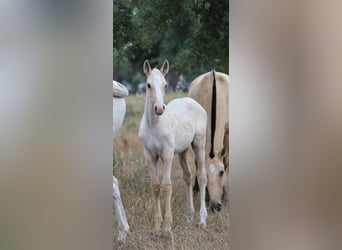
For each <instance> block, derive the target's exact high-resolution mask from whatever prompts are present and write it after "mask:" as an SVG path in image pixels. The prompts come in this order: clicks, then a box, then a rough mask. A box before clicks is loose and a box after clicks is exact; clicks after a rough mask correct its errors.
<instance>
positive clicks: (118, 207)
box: [113, 81, 129, 242]
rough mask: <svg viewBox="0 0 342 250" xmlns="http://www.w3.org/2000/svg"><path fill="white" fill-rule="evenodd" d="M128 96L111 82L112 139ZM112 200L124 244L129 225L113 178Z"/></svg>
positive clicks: (118, 125)
mask: <svg viewBox="0 0 342 250" xmlns="http://www.w3.org/2000/svg"><path fill="white" fill-rule="evenodd" d="M127 95H128V90H127V89H126V87H125V86H123V85H122V84H121V83H118V82H116V81H113V139H114V138H115V136H116V134H117V132H118V130H119V128H120V127H121V124H122V121H123V119H124V116H125V112H126V102H125V99H124V97H126V96H127ZM113 200H114V209H115V215H116V218H117V220H118V226H119V236H118V238H117V240H118V241H122V242H124V241H125V239H126V235H127V233H128V232H129V225H128V222H127V218H126V213H125V210H124V207H123V204H122V201H121V197H120V190H119V184H118V180H117V179H116V178H115V176H113Z"/></svg>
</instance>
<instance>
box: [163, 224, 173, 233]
mask: <svg viewBox="0 0 342 250" xmlns="http://www.w3.org/2000/svg"><path fill="white" fill-rule="evenodd" d="M164 231H165V232H166V233H171V232H172V231H171V225H170V224H166V225H165V226H164Z"/></svg>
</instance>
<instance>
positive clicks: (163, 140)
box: [139, 60, 207, 231]
mask: <svg viewBox="0 0 342 250" xmlns="http://www.w3.org/2000/svg"><path fill="white" fill-rule="evenodd" d="M143 68H144V72H145V74H146V76H147V80H146V102H145V111H144V114H143V117H142V120H141V123H140V128H139V138H140V140H141V141H142V143H143V145H144V155H145V159H146V161H147V163H148V164H149V165H150V170H151V173H150V174H151V186H152V191H153V200H154V206H153V208H154V209H153V210H154V229H155V230H156V231H159V229H160V227H161V223H162V215H161V210H160V197H163V198H164V199H165V218H164V219H165V221H164V229H165V230H166V231H171V224H172V214H171V204H170V203H171V193H172V184H171V168H172V160H173V157H174V154H175V153H178V154H179V160H180V164H181V166H182V169H183V179H184V181H185V185H186V198H187V212H186V213H187V217H188V218H189V219H190V220H191V219H192V216H193V213H194V206H193V193H192V181H191V180H192V176H191V171H190V169H189V165H188V161H187V152H188V149H189V147H190V145H192V148H193V150H194V153H195V156H196V161H197V163H198V170H197V178H198V182H199V186H200V197H201V208H200V225H201V226H202V227H205V226H206V218H207V210H206V208H205V187H206V184H207V176H206V172H205V168H204V157H205V141H206V123H207V114H206V112H205V110H204V109H203V108H202V106H201V105H200V104H198V103H197V102H196V101H195V100H193V99H191V98H188V97H185V98H179V99H175V100H173V101H171V102H170V103H169V104H168V105H167V106H165V104H164V100H163V99H164V94H165V88H166V81H165V78H164V76H165V75H166V73H167V72H168V70H169V63H168V61H167V60H165V62H164V64H163V66H162V67H161V69H160V70H158V69H153V70H151V66H150V64H149V62H148V60H146V61H145V62H144V66H143ZM159 159H160V160H161V163H162V168H161V174H160V175H159V169H158V160H159Z"/></svg>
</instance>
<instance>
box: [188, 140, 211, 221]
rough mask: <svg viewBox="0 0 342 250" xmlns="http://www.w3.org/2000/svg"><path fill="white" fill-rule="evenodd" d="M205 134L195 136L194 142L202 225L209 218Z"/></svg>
mask: <svg viewBox="0 0 342 250" xmlns="http://www.w3.org/2000/svg"><path fill="white" fill-rule="evenodd" d="M204 145H205V136H198V135H196V136H195V139H194V141H193V143H192V147H193V150H194V153H195V156H196V161H197V165H198V168H197V179H198V184H199V187H200V197H201V208H200V223H199V224H200V226H201V227H206V224H207V222H206V220H207V216H208V213H207V209H206V207H205V188H206V186H207V173H206V171H205V166H204V157H205V148H204Z"/></svg>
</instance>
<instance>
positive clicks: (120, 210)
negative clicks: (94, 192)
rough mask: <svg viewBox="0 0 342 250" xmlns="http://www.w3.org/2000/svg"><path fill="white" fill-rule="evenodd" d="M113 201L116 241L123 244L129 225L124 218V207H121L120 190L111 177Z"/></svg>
mask: <svg viewBox="0 0 342 250" xmlns="http://www.w3.org/2000/svg"><path fill="white" fill-rule="evenodd" d="M113 200H114V210H115V214H116V218H117V220H118V225H119V236H118V238H117V240H118V241H122V242H124V241H125V239H126V235H127V233H128V232H129V225H128V222H127V218H126V213H125V210H124V207H123V205H122V201H121V197H120V190H119V184H118V180H117V179H116V178H115V177H114V176H113Z"/></svg>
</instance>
